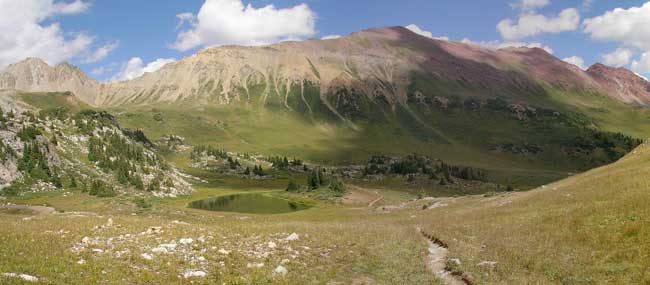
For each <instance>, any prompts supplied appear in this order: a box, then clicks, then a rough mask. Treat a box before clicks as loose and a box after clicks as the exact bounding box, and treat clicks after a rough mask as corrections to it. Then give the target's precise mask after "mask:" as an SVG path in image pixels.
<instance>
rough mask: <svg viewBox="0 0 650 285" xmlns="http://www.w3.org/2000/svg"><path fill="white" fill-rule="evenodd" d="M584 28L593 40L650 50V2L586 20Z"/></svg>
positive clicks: (618, 9) (617, 9)
mask: <svg viewBox="0 0 650 285" xmlns="http://www.w3.org/2000/svg"><path fill="white" fill-rule="evenodd" d="M583 27H584V31H585V32H586V33H588V34H590V35H591V38H593V39H597V40H604V41H616V42H620V43H623V44H624V45H626V46H629V47H635V48H639V49H642V50H650V2H647V3H645V4H643V6H641V7H632V8H629V9H622V8H616V9H614V10H611V11H607V12H605V14H603V15H600V16H597V17H594V18H590V19H585V21H584V23H583Z"/></svg>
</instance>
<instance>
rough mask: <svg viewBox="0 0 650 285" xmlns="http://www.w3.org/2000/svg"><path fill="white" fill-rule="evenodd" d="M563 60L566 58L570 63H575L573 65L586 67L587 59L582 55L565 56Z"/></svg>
mask: <svg viewBox="0 0 650 285" xmlns="http://www.w3.org/2000/svg"><path fill="white" fill-rule="evenodd" d="M562 60H564V61H566V62H568V63H570V64H573V65H575V66H577V67H580V69H585V60H584V59H582V57H579V56H576V55H574V56H572V57H566V58H563V59H562Z"/></svg>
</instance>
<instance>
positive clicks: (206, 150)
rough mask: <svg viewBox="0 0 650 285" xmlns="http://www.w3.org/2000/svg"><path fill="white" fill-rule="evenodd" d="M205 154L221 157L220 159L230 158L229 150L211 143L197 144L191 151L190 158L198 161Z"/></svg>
mask: <svg viewBox="0 0 650 285" xmlns="http://www.w3.org/2000/svg"><path fill="white" fill-rule="evenodd" d="M204 156H213V157H215V158H220V159H227V158H230V157H229V156H228V152H227V151H226V150H224V149H217V148H215V147H213V146H211V145H207V146H206V145H198V146H195V147H194V148H193V149H192V153H190V158H191V159H192V160H193V161H198V160H200V159H201V158H202V157H204Z"/></svg>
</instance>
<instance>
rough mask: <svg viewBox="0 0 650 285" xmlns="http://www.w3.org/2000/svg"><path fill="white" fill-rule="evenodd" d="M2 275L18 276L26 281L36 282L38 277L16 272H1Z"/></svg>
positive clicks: (8, 276)
mask: <svg viewBox="0 0 650 285" xmlns="http://www.w3.org/2000/svg"><path fill="white" fill-rule="evenodd" d="M2 276H4V277H7V278H20V279H22V280H25V281H28V282H38V277H34V276H31V275H27V274H16V273H2Z"/></svg>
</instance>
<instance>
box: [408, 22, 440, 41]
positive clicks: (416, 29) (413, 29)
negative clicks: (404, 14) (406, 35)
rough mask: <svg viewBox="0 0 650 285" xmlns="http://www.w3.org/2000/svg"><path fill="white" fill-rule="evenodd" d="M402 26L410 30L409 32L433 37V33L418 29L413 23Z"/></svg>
mask: <svg viewBox="0 0 650 285" xmlns="http://www.w3.org/2000/svg"><path fill="white" fill-rule="evenodd" d="M404 28H407V29H409V30H411V32H414V33H416V34H418V35H420V36H423V37H427V38H432V39H433V34H432V33H431V32H429V31H425V30H423V29H420V27H418V26H417V25H415V24H410V25H408V26H405V27H404Z"/></svg>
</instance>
